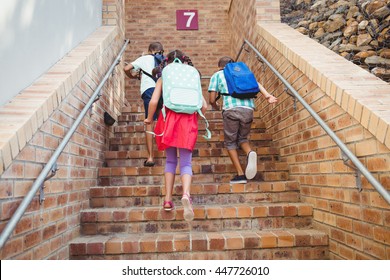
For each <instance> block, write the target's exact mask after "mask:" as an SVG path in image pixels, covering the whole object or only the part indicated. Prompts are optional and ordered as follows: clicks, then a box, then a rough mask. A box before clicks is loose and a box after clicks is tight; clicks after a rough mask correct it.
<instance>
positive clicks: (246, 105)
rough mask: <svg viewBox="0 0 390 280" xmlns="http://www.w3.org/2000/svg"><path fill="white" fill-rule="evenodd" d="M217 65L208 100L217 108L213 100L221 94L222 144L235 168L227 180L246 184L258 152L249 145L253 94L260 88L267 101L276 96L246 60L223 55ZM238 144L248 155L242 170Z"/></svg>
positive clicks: (254, 171)
mask: <svg viewBox="0 0 390 280" xmlns="http://www.w3.org/2000/svg"><path fill="white" fill-rule="evenodd" d="M218 68H219V71H217V72H216V73H214V74H213V75H212V77H211V79H210V84H209V88H208V91H209V93H210V96H209V102H210V104H211V106H212V107H213V109H215V110H219V106H218V105H217V102H216V101H217V99H218V98H219V96H222V99H223V106H222V117H223V127H224V145H225V147H226V149H227V150H228V154H229V157H230V160H231V161H232V163H233V165H234V167H235V169H236V171H237V175H235V176H234V177H233V178H232V179H231V180H230V183H231V184H245V183H247V180H250V179H253V178H254V177H255V176H256V173H257V154H256V152H255V151H253V150H252V149H251V147H250V145H249V139H248V137H249V134H250V129H251V124H252V122H253V111H254V109H255V102H254V97H256V94H257V93H259V92H260V93H261V94H262V95H263V96H264V97H265V98H266V99H267V100H268V103H270V104H272V103H275V102H277V101H278V100H277V98H276V97H274V96H273V95H271V94H269V93H268V92H267V91H266V90H265V89H264V87H263V86H261V85H260V84H259V83H257V81H256V79H255V77H254V75H253V73H252V72H251V71H250V70H249V69H248V68H247V66H246V65H245V64H243V63H241V62H240V63H234V60H233V59H232V58H230V57H228V56H225V57H222V58H221V59H220V60H219V62H218ZM238 148H241V149H242V150H243V151H244V152H245V154H246V155H247V165H246V168H245V172H244V170H243V168H242V166H241V163H240V160H239V157H238V151H237V150H238Z"/></svg>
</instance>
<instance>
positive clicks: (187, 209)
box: [181, 197, 194, 222]
mask: <svg viewBox="0 0 390 280" xmlns="http://www.w3.org/2000/svg"><path fill="white" fill-rule="evenodd" d="M181 203H182V204H183V207H184V214H183V216H184V220H186V221H187V222H190V221H192V220H193V219H194V211H193V210H192V206H191V202H190V200H189V199H188V198H187V197H183V198H182V199H181Z"/></svg>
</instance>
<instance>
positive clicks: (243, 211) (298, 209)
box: [81, 203, 313, 235]
mask: <svg viewBox="0 0 390 280" xmlns="http://www.w3.org/2000/svg"><path fill="white" fill-rule="evenodd" d="M175 205H176V206H175V209H174V210H172V211H169V212H167V211H165V210H163V209H162V207H161V206H149V207H127V208H94V209H87V210H83V211H81V233H82V234H87V235H89V234H106V233H118V232H127V233H139V232H144V233H151V232H155V233H157V232H178V231H188V230H192V231H207V232H210V231H223V230H264V229H275V228H308V227H309V226H310V225H311V223H312V215H313V207H312V206H311V205H309V204H304V203H261V204H248V203H247V204H245V205H243V204H229V205H226V206H220V205H217V204H215V203H214V204H213V205H204V204H196V203H194V204H193V206H194V213H195V218H194V220H193V221H192V222H191V223H187V222H186V221H185V220H184V218H183V207H182V206H181V203H176V204H175Z"/></svg>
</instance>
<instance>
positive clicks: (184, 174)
mask: <svg viewBox="0 0 390 280" xmlns="http://www.w3.org/2000/svg"><path fill="white" fill-rule="evenodd" d="M179 153H180V176H181V181H182V184H183V194H184V193H186V194H187V195H190V187H191V181H192V151H190V150H188V149H179Z"/></svg>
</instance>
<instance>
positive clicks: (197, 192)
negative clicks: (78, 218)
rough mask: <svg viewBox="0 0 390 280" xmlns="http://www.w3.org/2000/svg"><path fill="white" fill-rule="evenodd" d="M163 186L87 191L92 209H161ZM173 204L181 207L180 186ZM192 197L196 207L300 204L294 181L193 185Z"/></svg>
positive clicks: (296, 185) (99, 187) (94, 188)
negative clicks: (262, 203)
mask: <svg viewBox="0 0 390 280" xmlns="http://www.w3.org/2000/svg"><path fill="white" fill-rule="evenodd" d="M164 194H165V187H164V186H163V185H132V186H106V187H105V186H97V187H92V188H91V189H90V206H91V207H129V206H153V205H154V206H160V205H161V204H162V200H163V196H164ZM173 194H174V199H173V200H174V202H175V203H176V204H178V203H179V204H180V202H179V199H180V197H181V195H182V194H183V191H182V186H181V185H175V186H174V188H173ZM191 195H192V198H193V201H194V203H197V204H211V203H216V204H222V205H225V204H231V203H260V202H276V203H278V202H299V201H300V194H299V184H298V183H297V182H295V181H280V182H249V183H247V184H232V185H231V184H203V185H202V184H200V185H196V184H193V185H192V186H191Z"/></svg>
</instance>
